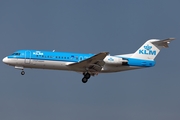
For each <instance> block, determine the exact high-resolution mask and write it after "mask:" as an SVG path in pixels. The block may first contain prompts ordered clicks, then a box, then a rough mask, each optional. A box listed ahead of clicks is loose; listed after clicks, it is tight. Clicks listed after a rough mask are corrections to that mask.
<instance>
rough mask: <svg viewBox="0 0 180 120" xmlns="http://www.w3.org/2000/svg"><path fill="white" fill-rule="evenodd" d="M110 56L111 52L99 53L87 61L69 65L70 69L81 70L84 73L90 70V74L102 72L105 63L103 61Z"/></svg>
mask: <svg viewBox="0 0 180 120" xmlns="http://www.w3.org/2000/svg"><path fill="white" fill-rule="evenodd" d="M108 54H109V52H101V53H98V54H96V55H94V56H92V57H90V58H88V59H86V60H82V61H80V62H77V63H72V64H69V65H68V66H70V67H75V68H81V69H84V71H86V70H88V71H89V72H100V71H101V69H102V67H103V65H104V64H105V62H104V61H103V59H104V58H105V57H106V56H107V55H108Z"/></svg>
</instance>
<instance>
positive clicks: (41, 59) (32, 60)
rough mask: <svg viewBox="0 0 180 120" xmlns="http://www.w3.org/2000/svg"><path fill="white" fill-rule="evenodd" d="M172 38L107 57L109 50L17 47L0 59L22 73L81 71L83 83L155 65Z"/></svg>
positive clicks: (148, 43)
mask: <svg viewBox="0 0 180 120" xmlns="http://www.w3.org/2000/svg"><path fill="white" fill-rule="evenodd" d="M172 40H174V38H168V39H164V40H159V39H150V40H148V41H146V42H145V43H144V44H143V45H142V46H141V47H140V48H139V49H138V50H137V51H136V52H135V53H131V54H122V55H114V56H111V55H110V54H109V52H100V53H98V54H84V53H71V52H56V51H55V50H53V51H43V50H18V51H16V52H14V53H13V54H11V55H9V56H7V57H5V58H4V59H3V60H2V61H3V62H4V63H5V64H7V65H10V66H14V67H15V68H16V69H20V70H21V75H24V74H25V71H24V68H37V69H53V70H67V71H75V72H80V73H82V74H83V78H82V82H83V83H86V82H87V81H88V79H89V78H90V77H91V76H95V75H98V74H99V73H112V72H121V71H127V70H134V69H140V68H148V67H153V66H155V60H154V59H155V57H156V56H157V55H158V53H159V52H160V50H161V48H167V47H168V44H169V43H170V42H171V41H172Z"/></svg>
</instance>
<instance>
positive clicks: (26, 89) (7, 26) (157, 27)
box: [0, 0, 180, 120]
mask: <svg viewBox="0 0 180 120" xmlns="http://www.w3.org/2000/svg"><path fill="white" fill-rule="evenodd" d="M179 5H180V1H179V0H151V1H150V0H149V1H147V0H146V1H145V0H135V1H132V0H111V1H110V0H31V1H26V0H1V1H0V41H1V44H0V56H1V59H2V58H3V57H5V56H7V55H9V54H11V53H13V52H14V51H16V50H19V49H37V50H54V49H55V50H56V51H67V52H80V53H99V52H102V51H108V52H110V54H111V55H116V54H124V53H132V52H135V51H136V50H137V49H138V48H139V47H140V46H141V45H142V44H143V43H144V42H145V41H146V40H148V39H151V38H159V39H165V38H169V37H175V38H176V40H175V41H173V42H172V43H171V44H170V48H169V49H163V50H162V51H161V52H160V54H159V55H158V57H157V58H156V61H157V64H156V66H155V67H153V68H148V69H141V70H134V71H127V72H120V73H112V74H100V75H98V76H96V77H92V78H91V79H90V80H89V82H88V83H87V84H83V83H81V78H82V75H81V74H78V73H75V72H67V71H53V70H35V69H25V71H26V75H25V76H21V75H20V70H16V69H14V68H13V67H9V66H7V65H5V64H3V63H2V62H1V63H0V71H1V78H0V119H1V120H50V119H51V120H59V119H61V120H72V119H77V120H100V119H102V120H110V119H111V120H113V119H116V120H117V119H119V120H120V119H121V120H169V119H173V120H179V119H180V114H179V113H180V94H179V91H180V87H179V86H180V74H179V67H180V64H179V61H180V57H179V50H178V49H179V45H180V40H179V38H180V14H179V11H180V7H179Z"/></svg>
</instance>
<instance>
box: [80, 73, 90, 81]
mask: <svg viewBox="0 0 180 120" xmlns="http://www.w3.org/2000/svg"><path fill="white" fill-rule="evenodd" d="M83 75H84V77H83V78H82V82H83V83H87V81H88V79H89V78H90V77H91V74H89V73H83Z"/></svg>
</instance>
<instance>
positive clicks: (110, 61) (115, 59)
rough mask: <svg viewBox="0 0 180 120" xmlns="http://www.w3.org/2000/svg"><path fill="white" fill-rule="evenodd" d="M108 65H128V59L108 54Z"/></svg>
mask: <svg viewBox="0 0 180 120" xmlns="http://www.w3.org/2000/svg"><path fill="white" fill-rule="evenodd" d="M104 62H105V63H106V64H107V65H127V64H128V61H127V60H124V59H123V58H118V57H114V56H107V57H106V58H105V60H104Z"/></svg>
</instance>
